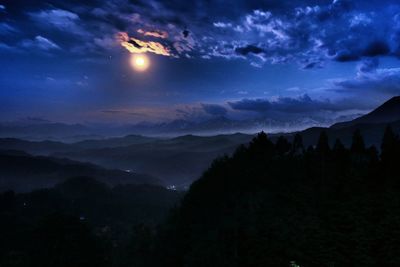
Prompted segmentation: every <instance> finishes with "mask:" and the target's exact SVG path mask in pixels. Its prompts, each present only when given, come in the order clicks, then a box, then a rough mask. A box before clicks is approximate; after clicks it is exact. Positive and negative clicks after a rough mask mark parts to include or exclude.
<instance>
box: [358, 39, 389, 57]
mask: <svg viewBox="0 0 400 267" xmlns="http://www.w3.org/2000/svg"><path fill="white" fill-rule="evenodd" d="M389 53H390V48H389V45H388V44H387V43H386V42H384V41H374V42H371V43H370V44H368V46H367V47H366V48H365V50H364V51H363V55H364V56H367V57H375V56H382V55H387V54H389Z"/></svg>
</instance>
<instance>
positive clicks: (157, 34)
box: [137, 29, 168, 39]
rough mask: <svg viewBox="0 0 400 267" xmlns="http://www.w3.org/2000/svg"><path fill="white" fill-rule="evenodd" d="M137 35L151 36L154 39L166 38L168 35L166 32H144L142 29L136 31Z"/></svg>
mask: <svg viewBox="0 0 400 267" xmlns="http://www.w3.org/2000/svg"><path fill="white" fill-rule="evenodd" d="M137 32H138V33H140V34H142V35H144V36H151V37H155V38H162V39H165V38H168V33H167V32H166V31H158V30H155V31H145V30H142V29H139V30H137Z"/></svg>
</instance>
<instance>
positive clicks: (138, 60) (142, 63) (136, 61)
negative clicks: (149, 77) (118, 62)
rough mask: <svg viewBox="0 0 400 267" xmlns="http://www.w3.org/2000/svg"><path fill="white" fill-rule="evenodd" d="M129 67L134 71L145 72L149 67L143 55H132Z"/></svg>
mask: <svg viewBox="0 0 400 267" xmlns="http://www.w3.org/2000/svg"><path fill="white" fill-rule="evenodd" d="M131 65H132V67H133V68H134V69H135V70H136V71H145V70H147V69H148V68H149V66H150V61H149V58H148V57H147V56H145V55H143V54H140V55H132V56H131Z"/></svg>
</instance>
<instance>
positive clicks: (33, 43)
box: [21, 35, 61, 51]
mask: <svg viewBox="0 0 400 267" xmlns="http://www.w3.org/2000/svg"><path fill="white" fill-rule="evenodd" d="M21 47H23V48H26V49H35V48H36V49H40V50H44V51H49V50H61V47H59V46H58V45H57V44H56V43H54V42H53V41H51V40H49V39H47V38H45V37H43V36H40V35H38V36H36V37H35V38H34V39H33V40H24V41H22V42H21Z"/></svg>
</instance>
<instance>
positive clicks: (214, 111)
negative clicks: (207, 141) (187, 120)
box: [201, 104, 228, 116]
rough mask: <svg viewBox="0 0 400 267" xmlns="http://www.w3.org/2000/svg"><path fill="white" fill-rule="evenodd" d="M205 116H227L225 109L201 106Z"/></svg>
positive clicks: (216, 106)
mask: <svg viewBox="0 0 400 267" xmlns="http://www.w3.org/2000/svg"><path fill="white" fill-rule="evenodd" d="M201 106H202V107H203V109H204V111H205V112H206V113H207V114H210V115H213V116H224V115H226V114H227V112H228V111H227V109H226V108H225V107H223V106H221V105H218V104H201Z"/></svg>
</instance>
